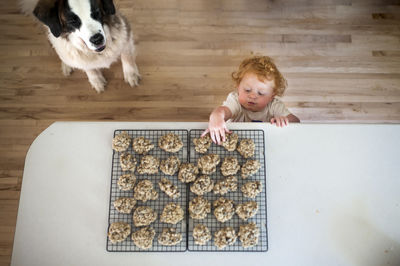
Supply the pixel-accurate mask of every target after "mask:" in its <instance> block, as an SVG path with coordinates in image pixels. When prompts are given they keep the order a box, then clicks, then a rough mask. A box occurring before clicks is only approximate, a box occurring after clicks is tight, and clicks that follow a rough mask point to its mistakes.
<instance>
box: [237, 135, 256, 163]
mask: <svg viewBox="0 0 400 266" xmlns="http://www.w3.org/2000/svg"><path fill="white" fill-rule="evenodd" d="M255 148H256V145H255V144H254V141H253V140H252V139H243V140H242V141H241V142H240V144H239V146H238V147H237V151H238V152H239V153H240V154H241V155H242V156H243V157H244V158H246V159H247V158H250V157H253V156H254V151H255Z"/></svg>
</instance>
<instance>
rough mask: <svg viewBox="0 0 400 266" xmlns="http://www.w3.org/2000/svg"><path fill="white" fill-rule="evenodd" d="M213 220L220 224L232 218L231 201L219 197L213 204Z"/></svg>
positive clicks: (233, 211)
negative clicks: (215, 219)
mask: <svg viewBox="0 0 400 266" xmlns="http://www.w3.org/2000/svg"><path fill="white" fill-rule="evenodd" d="M213 206H214V215H215V218H217V220H218V221H219V222H221V223H224V222H226V221H228V220H230V219H231V218H232V216H233V215H234V214H235V207H234V206H233V200H230V199H226V198H223V197H220V198H219V199H217V200H216V201H214V203H213Z"/></svg>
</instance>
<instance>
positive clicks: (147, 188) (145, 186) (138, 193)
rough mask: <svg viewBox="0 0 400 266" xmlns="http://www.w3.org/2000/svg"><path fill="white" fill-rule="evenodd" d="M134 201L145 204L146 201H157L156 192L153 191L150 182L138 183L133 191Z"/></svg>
mask: <svg viewBox="0 0 400 266" xmlns="http://www.w3.org/2000/svg"><path fill="white" fill-rule="evenodd" d="M133 197H134V198H135V200H141V201H143V202H146V201H148V200H156V199H158V192H157V191H156V190H155V189H153V183H151V181H150V180H147V179H145V180H142V181H140V182H139V183H138V184H137V185H136V187H135V188H134V190H133Z"/></svg>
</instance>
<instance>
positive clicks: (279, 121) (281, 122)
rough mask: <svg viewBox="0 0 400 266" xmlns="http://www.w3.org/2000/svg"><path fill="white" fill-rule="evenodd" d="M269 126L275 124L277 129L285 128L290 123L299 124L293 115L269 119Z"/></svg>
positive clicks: (298, 120)
mask: <svg viewBox="0 0 400 266" xmlns="http://www.w3.org/2000/svg"><path fill="white" fill-rule="evenodd" d="M270 122H271V124H276V126H277V127H283V126H287V125H289V122H290V123H300V119H299V118H298V117H297V116H295V115H294V114H289V115H288V116H279V117H273V118H271V121H270Z"/></svg>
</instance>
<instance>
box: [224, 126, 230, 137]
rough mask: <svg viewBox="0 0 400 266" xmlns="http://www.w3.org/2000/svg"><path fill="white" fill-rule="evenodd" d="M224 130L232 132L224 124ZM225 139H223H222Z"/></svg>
mask: <svg viewBox="0 0 400 266" xmlns="http://www.w3.org/2000/svg"><path fill="white" fill-rule="evenodd" d="M224 131H225V132H226V133H228V134H231V133H232V131H230V130H229V129H228V128H227V127H226V126H224ZM224 141H225V140H224Z"/></svg>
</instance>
